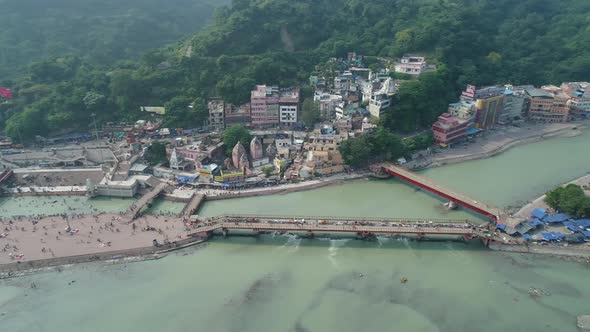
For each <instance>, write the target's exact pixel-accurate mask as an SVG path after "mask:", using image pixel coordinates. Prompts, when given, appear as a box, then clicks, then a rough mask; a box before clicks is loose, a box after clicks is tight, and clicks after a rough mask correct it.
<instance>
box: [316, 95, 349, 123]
mask: <svg viewBox="0 0 590 332" xmlns="http://www.w3.org/2000/svg"><path fill="white" fill-rule="evenodd" d="M313 101H314V102H316V103H318V105H319V108H320V115H321V117H322V119H326V120H329V119H333V118H334V117H335V116H336V107H337V106H338V105H339V104H340V103H342V102H343V98H342V96H340V95H335V94H330V93H327V92H322V91H318V90H316V91H315V93H314V95H313Z"/></svg>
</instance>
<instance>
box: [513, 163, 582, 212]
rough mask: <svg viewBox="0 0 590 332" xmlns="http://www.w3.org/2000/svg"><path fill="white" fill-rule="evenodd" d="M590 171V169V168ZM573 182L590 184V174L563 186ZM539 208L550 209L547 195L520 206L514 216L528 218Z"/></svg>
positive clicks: (580, 184)
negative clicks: (546, 200)
mask: <svg viewBox="0 0 590 332" xmlns="http://www.w3.org/2000/svg"><path fill="white" fill-rule="evenodd" d="M589 171H590V169H589ZM571 183H573V184H577V185H579V186H590V174H587V175H584V176H582V177H580V178H577V179H575V180H573V181H570V182H567V183H565V184H563V185H562V186H567V185H568V184H571ZM586 193H587V194H590V191H588V190H587V191H586ZM537 208H541V209H545V210H548V209H549V206H548V205H547V203H545V195H542V196H540V197H538V198H537V199H535V200H533V201H532V202H529V203H528V204H526V205H525V206H523V207H522V208H520V210H518V212H516V213H515V214H514V216H515V217H518V218H523V219H528V218H530V216H531V212H533V210H535V209H537Z"/></svg>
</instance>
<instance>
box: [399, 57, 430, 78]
mask: <svg viewBox="0 0 590 332" xmlns="http://www.w3.org/2000/svg"><path fill="white" fill-rule="evenodd" d="M426 68H427V65H426V58H424V57H423V56H419V55H404V56H403V57H402V58H401V60H400V63H398V64H396V65H395V71H396V72H398V73H404V74H410V75H420V74H422V73H423V72H424V71H425V70H426Z"/></svg>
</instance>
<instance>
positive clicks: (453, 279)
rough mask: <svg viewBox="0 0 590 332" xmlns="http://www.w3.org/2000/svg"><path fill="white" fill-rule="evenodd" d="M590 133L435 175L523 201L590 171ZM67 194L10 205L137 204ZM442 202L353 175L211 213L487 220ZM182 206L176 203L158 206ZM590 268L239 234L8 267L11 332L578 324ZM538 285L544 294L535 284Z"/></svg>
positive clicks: (436, 248)
mask: <svg viewBox="0 0 590 332" xmlns="http://www.w3.org/2000/svg"><path fill="white" fill-rule="evenodd" d="M589 142H590V132H586V133H584V134H583V135H581V136H578V137H574V138H564V139H553V140H548V141H544V142H539V143H535V144H530V145H526V146H521V147H517V148H514V149H511V150H509V151H507V152H505V153H503V154H502V155H499V156H496V157H493V158H490V159H485V160H478V161H472V162H467V163H463V164H457V165H450V166H445V167H441V168H436V169H431V170H427V171H425V172H423V174H424V175H425V176H428V177H432V178H433V179H436V180H437V181H439V182H442V183H444V184H446V185H449V186H451V187H453V188H456V189H457V190H461V191H464V192H466V193H468V194H471V195H473V196H475V197H477V198H478V199H480V200H482V201H488V202H490V203H493V204H496V205H498V206H502V207H506V206H514V205H517V204H521V203H523V202H525V201H527V200H530V199H533V198H535V197H536V196H538V195H539V194H541V193H543V192H544V191H545V190H547V189H549V188H551V187H553V186H555V185H558V184H560V183H562V182H565V181H568V180H570V179H574V178H577V177H579V176H581V175H584V174H586V173H587V172H588V171H590V148H589V145H588V143H589ZM55 200H58V202H54V201H55ZM63 200H64V198H20V199H9V200H6V199H5V200H1V201H0V215H18V214H38V213H43V212H48V211H49V212H53V213H66V212H68V213H84V212H86V213H87V212H91V211H93V209H98V210H106V209H108V210H109V211H121V210H124V209H125V208H126V207H127V206H128V205H129V204H130V201H129V200H115V199H104V200H103V199H101V200H91V201H86V199H85V198H65V200H66V202H65V203H64V202H63ZM440 203H441V202H440V201H439V200H437V199H436V198H435V197H432V196H430V195H428V194H426V193H423V192H421V191H416V190H415V189H413V188H411V187H408V186H406V185H404V184H402V183H400V182H398V181H396V180H388V181H355V182H351V183H347V184H344V185H339V186H333V187H327V188H322V189H318V190H313V191H306V192H299V193H292V194H286V195H278V196H269V197H258V198H247V199H237V200H229V201H215V202H209V203H206V204H205V206H204V207H203V208H202V209H201V210H200V211H199V213H200V214H202V215H216V214H220V213H264V214H304V215H356V216H408V217H412V216H415V217H443V218H461V219H464V218H470V219H474V220H475V219H477V217H476V216H474V215H470V214H468V213H466V212H462V211H457V212H446V211H444V210H443V209H441V208H440ZM181 207H182V206H181V205H179V204H175V203H170V202H164V203H159V204H156V205H155V206H154V207H153V208H152V211H151V213H166V212H175V211H178V210H179V209H180V208H181ZM588 276H590V270H589V268H588V266H584V265H582V264H578V263H574V262H567V261H564V260H562V259H556V258H550V257H539V256H533V255H520V254H507V253H500V252H493V251H489V250H486V249H485V248H483V247H482V246H480V245H479V244H477V243H469V244H465V243H459V242H430V243H428V242H420V243H418V242H414V241H409V240H407V239H392V238H379V239H378V241H377V242H361V241H355V240H349V239H340V240H331V239H327V238H319V239H315V240H307V239H299V238H297V237H294V236H287V235H284V236H270V235H269V236H265V237H261V238H244V237H234V238H229V239H227V240H214V241H212V242H210V243H209V245H207V246H206V247H204V248H202V249H200V250H194V249H192V250H189V251H187V252H180V253H178V254H173V255H169V256H168V257H166V258H164V259H161V260H157V261H149V262H142V263H134V264H128V265H112V266H110V265H108V266H105V265H103V264H89V265H80V266H76V267H71V268H67V269H64V270H63V271H62V272H48V273H39V274H35V275H32V276H27V277H22V278H17V279H11V280H4V281H2V282H1V283H0V331H2V332H4V331H10V332H13V331H14V332H20V331H22V332H35V331H44V332H45V331H47V332H62V331H257V332H266V331H269V332H271V331H273V332H274V331H362V330H364V331H577V328H576V326H575V318H576V315H580V314H590V301H589V300H588V298H590V283H588ZM402 277H407V278H408V282H407V283H405V284H402V283H400V278H402ZM73 280H75V283H71V281H73ZM31 283H35V285H36V286H37V287H36V288H34V289H32V288H30V285H31ZM531 287H535V288H538V289H542V290H543V291H544V292H545V293H546V295H544V296H541V297H538V298H537V297H531V296H530V295H529V289H530V288H531Z"/></svg>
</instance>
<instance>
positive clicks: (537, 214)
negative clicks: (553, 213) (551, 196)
mask: <svg viewBox="0 0 590 332" xmlns="http://www.w3.org/2000/svg"><path fill="white" fill-rule="evenodd" d="M545 216H547V211H545V210H543V209H534V210H533V212H531V217H532V218H536V219H541V220H542V219H543V218H545Z"/></svg>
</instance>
